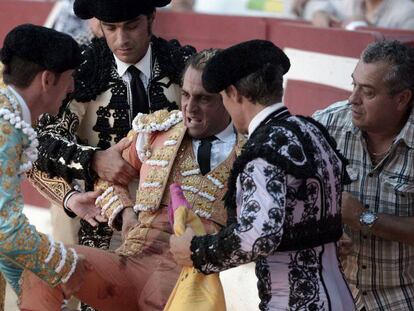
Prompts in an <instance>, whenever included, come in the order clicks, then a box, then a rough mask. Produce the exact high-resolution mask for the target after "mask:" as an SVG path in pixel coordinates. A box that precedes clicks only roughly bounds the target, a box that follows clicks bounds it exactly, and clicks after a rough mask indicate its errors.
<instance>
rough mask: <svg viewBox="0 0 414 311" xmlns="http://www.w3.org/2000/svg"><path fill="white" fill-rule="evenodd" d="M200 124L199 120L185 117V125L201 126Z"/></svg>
mask: <svg viewBox="0 0 414 311" xmlns="http://www.w3.org/2000/svg"><path fill="white" fill-rule="evenodd" d="M201 122H202V121H201V120H200V119H197V118H190V117H187V125H198V124H201Z"/></svg>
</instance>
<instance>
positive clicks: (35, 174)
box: [27, 168, 72, 206]
mask: <svg viewBox="0 0 414 311" xmlns="http://www.w3.org/2000/svg"><path fill="white" fill-rule="evenodd" d="M27 179H28V180H29V182H30V184H31V185H32V186H33V187H34V188H35V189H36V190H37V191H38V192H40V193H41V194H42V195H43V196H44V197H45V198H46V199H47V200H49V201H51V202H53V203H54V204H55V205H57V206H63V201H64V199H65V197H66V195H67V194H68V193H69V192H70V191H72V186H71V185H70V184H69V183H67V182H66V181H65V180H64V179H63V178H61V177H54V178H50V177H49V174H47V173H45V172H42V171H40V170H39V169H38V168H33V169H31V170H30V171H29V172H28V173H27Z"/></svg>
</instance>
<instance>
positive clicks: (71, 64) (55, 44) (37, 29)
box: [0, 24, 82, 73]
mask: <svg viewBox="0 0 414 311" xmlns="http://www.w3.org/2000/svg"><path fill="white" fill-rule="evenodd" d="M13 57H20V58H21V59H24V60H27V61H30V62H33V63H35V64H38V65H40V66H42V67H44V68H45V69H47V70H50V71H53V72H58V73H60V72H64V71H66V70H69V69H75V68H76V67H78V66H79V65H80V64H81V60H82V57H81V52H80V48H79V46H78V44H77V43H76V41H75V40H74V39H73V38H72V37H71V36H69V35H67V34H64V33H62V32H58V31H56V30H53V29H50V28H46V27H42V26H37V25H32V24H24V25H20V26H17V27H15V28H14V29H12V30H11V31H10V32H9V33H8V34H7V35H6V38H5V39H4V42H3V48H2V49H1V51H0V61H1V62H3V63H4V64H5V65H7V64H9V63H10V62H11V60H12V59H13Z"/></svg>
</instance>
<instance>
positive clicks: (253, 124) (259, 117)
mask: <svg viewBox="0 0 414 311" xmlns="http://www.w3.org/2000/svg"><path fill="white" fill-rule="evenodd" d="M282 107H284V105H283V103H277V104H273V105H271V106H269V107H266V108H264V109H263V110H262V111H260V112H259V113H258V114H256V115H255V116H254V118H253V119H252V120H251V121H250V124H249V127H248V131H249V137H250V135H251V133H253V132H254V131H255V129H256V128H257V127H258V126H259V125H260V123H262V121H263V120H264V119H266V118H267V117H268V116H269V115H270V114H271V113H273V112H275V111H276V110H278V109H280V108H282Z"/></svg>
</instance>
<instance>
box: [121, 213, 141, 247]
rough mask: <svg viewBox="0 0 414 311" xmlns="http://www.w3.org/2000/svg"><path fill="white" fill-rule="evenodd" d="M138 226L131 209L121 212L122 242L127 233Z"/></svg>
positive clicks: (135, 215) (136, 217) (136, 218)
mask: <svg viewBox="0 0 414 311" xmlns="http://www.w3.org/2000/svg"><path fill="white" fill-rule="evenodd" d="M137 225H138V215H137V214H135V212H134V209H133V208H126V209H124V210H123V212H122V241H124V240H125V238H126V237H127V235H128V232H129V231H130V230H131V229H132V228H135V227H136V226H137Z"/></svg>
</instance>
